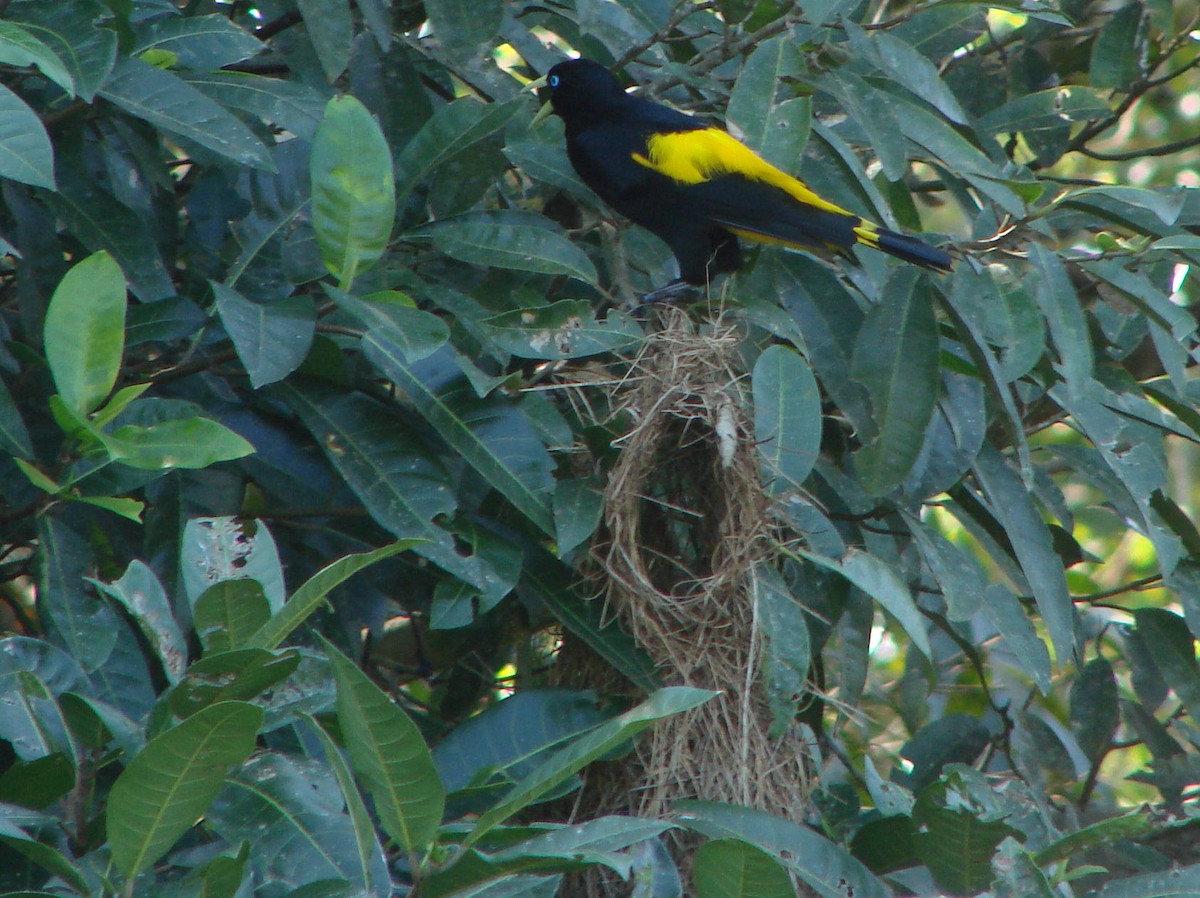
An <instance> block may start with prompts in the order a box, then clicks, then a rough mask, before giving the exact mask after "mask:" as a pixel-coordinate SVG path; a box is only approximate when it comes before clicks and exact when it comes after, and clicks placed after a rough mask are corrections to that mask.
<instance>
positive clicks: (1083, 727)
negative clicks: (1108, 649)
mask: <svg viewBox="0 0 1200 898" xmlns="http://www.w3.org/2000/svg"><path fill="white" fill-rule="evenodd" d="M1120 722H1121V713H1120V711H1119V709H1118V708H1117V680H1116V677H1115V676H1114V675H1113V668H1112V665H1111V664H1110V663H1109V662H1108V661H1107V660H1106V659H1105V658H1093V659H1092V660H1091V661H1089V662H1088V663H1087V664H1085V665H1084V666H1083V669H1082V670H1080V671H1079V679H1078V680H1076V681H1075V684H1074V685H1073V686H1072V687H1071V728H1072V729H1073V730H1074V732H1075V738H1076V739H1077V740H1078V742H1079V747H1080V748H1081V749H1083V753H1084V754H1085V755H1086V756H1087V759H1088V760H1089V761H1091V762H1092V763H1093V764H1095V763H1098V762H1099V761H1100V759H1101V758H1103V757H1104V755H1105V754H1107V753H1108V749H1109V746H1110V745H1111V744H1112V739H1113V736H1114V735H1115V734H1116V732H1117V725H1118V724H1119V723H1120Z"/></svg>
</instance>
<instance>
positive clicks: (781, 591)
mask: <svg viewBox="0 0 1200 898" xmlns="http://www.w3.org/2000/svg"><path fill="white" fill-rule="evenodd" d="M752 582H753V595H754V602H755V615H754V620H755V623H756V626H757V628H758V630H759V633H760V634H761V635H762V638H763V640H764V642H765V643H766V651H765V652H764V656H763V679H764V681H765V683H766V690H767V701H768V702H769V704H770V706H771V736H772V737H775V738H778V737H779V736H782V735H783V734H784V733H786V732H787V731H788V729H789V728H790V727H791V726H792V723H793V722H794V721H795V719H796V714H797V712H798V711H799V708H800V703H801V701H802V700H803V699H805V697H806V696H807V695H808V688H807V680H808V668H809V664H810V663H811V662H812V646H811V645H810V643H809V637H808V624H807V623H806V622H805V619H804V610H803V609H802V608H801V607H800V603H799V602H797V601H796V598H795V597H794V596H793V595H792V592H791V590H790V589H788V585H787V582H786V581H785V580H784V579H783V577H782V575H780V573H779V572H778V571H777V570H775V569H774V568H772V567H768V566H767V565H765V564H762V563H760V564H758V565H756V566H755V568H754V579H753V581H752Z"/></svg>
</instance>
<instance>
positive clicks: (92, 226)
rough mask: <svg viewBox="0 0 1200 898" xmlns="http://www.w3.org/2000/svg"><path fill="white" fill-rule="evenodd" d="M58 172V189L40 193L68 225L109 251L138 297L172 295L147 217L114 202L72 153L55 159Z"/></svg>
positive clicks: (91, 246) (85, 239)
mask: <svg viewBox="0 0 1200 898" xmlns="http://www.w3.org/2000/svg"><path fill="white" fill-rule="evenodd" d="M57 175H58V187H59V189H58V192H57V193H47V194H45V195H44V196H43V199H44V200H45V202H46V205H47V206H48V207H49V209H50V211H51V212H52V213H53V214H54V215H56V216H58V217H59V218H61V219H62V220H63V222H64V223H65V225H66V228H67V230H68V231H69V232H70V233H71V234H72V235H73V236H74V237H75V238H77V239H78V240H79V241H80V242H81V243H83V245H84V246H86V247H87V248H88V249H90V250H104V251H106V252H108V253H110V254H111V255H112V257H113V258H114V259H115V260H116V261H117V264H118V265H120V266H121V271H122V272H123V273H124V275H125V278H126V280H127V281H128V283H129V289H130V290H132V291H133V292H134V294H136V295H137V297H138V298H139V299H141V300H142V301H143V302H155V301H157V300H161V299H165V298H166V297H169V296H172V295H173V294H174V293H175V285H174V284H173V283H172V282H171V276H170V275H169V274H168V273H167V267H166V265H165V264H164V263H163V259H162V255H161V253H160V252H159V249H158V246H157V244H156V243H155V236H156V235H154V234H152V233H151V221H150V220H149V219H147V218H146V217H144V216H141V215H138V214H137V213H136V212H134V211H133V210H132V209H130V208H129V207H127V206H125V205H123V204H121V203H120V202H118V201H117V200H116V198H115V197H113V196H112V194H110V193H108V192H107V191H106V190H104V189H103V188H102V187H100V186H99V185H98V184H97V183H96V180H95V178H94V177H92V175H91V174H90V173H86V172H85V171H84V170H83V168H82V167H81V166H80V165H79V164H78V160H76V159H71V158H68V159H59V160H58V169H57ZM139 177H140V176H139Z"/></svg>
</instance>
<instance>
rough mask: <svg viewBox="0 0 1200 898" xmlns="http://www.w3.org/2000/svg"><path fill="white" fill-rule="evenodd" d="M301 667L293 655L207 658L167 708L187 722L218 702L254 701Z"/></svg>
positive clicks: (246, 652)
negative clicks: (186, 719)
mask: <svg viewBox="0 0 1200 898" xmlns="http://www.w3.org/2000/svg"><path fill="white" fill-rule="evenodd" d="M299 664H300V656H299V654H298V653H296V652H294V651H291V652H283V653H280V654H275V653H273V652H268V651H265V650H263V649H238V650H236V651H232V652H217V653H215V654H208V655H205V656H204V657H203V658H201V659H200V660H199V661H197V662H196V663H194V664H193V665H192V666H191V667H189V668H188V670H187V674H186V675H184V677H183V678H182V679H181V680H180V681H179V682H178V683H177V684H176V685H175V686H174V687H173V688H172V689H171V691H170V693H169V694H168V696H167V698H168V704H169V706H170V708H171V711H172V712H173V713H174V714H175V716H177V717H180V718H187V717H191V716H192V715H194V714H196V713H198V712H199V711H201V710H203V709H204V708H207V707H209V706H210V705H214V704H216V703H217V702H223V701H251V700H253V699H256V698H258V697H259V696H260V695H262V693H264V692H266V691H267V690H268V689H270V688H271V687H272V686H275V685H276V684H277V683H279V682H280V681H282V680H286V679H287V678H288V677H289V676H291V675H292V674H293V673H294V672H295V671H296V668H297V667H298V666H299Z"/></svg>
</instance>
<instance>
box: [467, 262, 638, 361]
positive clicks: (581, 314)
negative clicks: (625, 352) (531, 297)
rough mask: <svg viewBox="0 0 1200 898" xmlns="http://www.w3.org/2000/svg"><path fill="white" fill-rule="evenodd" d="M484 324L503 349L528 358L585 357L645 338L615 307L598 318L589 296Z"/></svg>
mask: <svg viewBox="0 0 1200 898" xmlns="http://www.w3.org/2000/svg"><path fill="white" fill-rule="evenodd" d="M574 249H575V247H572V250H574ZM576 261H579V259H578V258H577V259H576ZM588 264H590V262H589V263H588ZM480 324H481V325H482V326H483V327H484V328H485V329H486V331H487V333H488V335H489V337H490V338H491V339H492V340H493V341H494V342H495V343H496V345H497V346H498V347H499V348H500V349H502V350H503V351H504V352H508V353H512V354H513V355H515V356H518V357H520V358H526V359H569V358H583V357H586V356H589V355H597V354H599V353H602V352H611V351H613V350H615V349H620V348H621V347H623V346H628V345H630V344H631V343H636V342H637V341H638V340H641V339H642V337H643V334H642V329H641V328H640V327H638V325H637V322H636V321H634V320H633V318H631V317H630V316H629V315H626V314H624V313H623V312H620V311H617V310H616V309H613V310H610V311H609V312H608V314H607V315H606V316H605V317H604V318H598V317H597V316H596V309H595V306H594V305H593V304H592V303H591V302H590V301H588V300H586V299H563V300H560V301H558V302H556V303H553V304H551V305H548V306H539V307H537V308H531V309H517V310H514V311H512V312H503V313H502V314H500V315H495V316H493V317H491V318H485V319H484V320H483V321H482V322H480Z"/></svg>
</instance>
